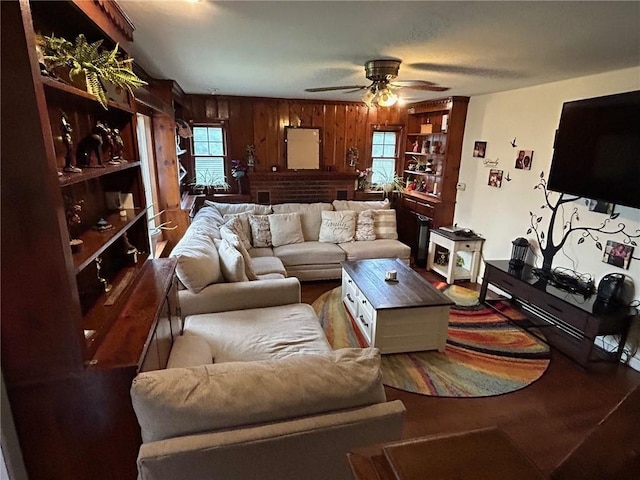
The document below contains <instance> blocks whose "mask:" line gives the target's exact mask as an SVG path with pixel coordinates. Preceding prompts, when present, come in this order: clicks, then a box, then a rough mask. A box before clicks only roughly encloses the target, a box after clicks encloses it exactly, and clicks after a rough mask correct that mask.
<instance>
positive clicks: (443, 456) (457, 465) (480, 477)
mask: <svg viewBox="0 0 640 480" xmlns="http://www.w3.org/2000/svg"><path fill="white" fill-rule="evenodd" d="M347 458H348V460H349V466H350V467H351V472H352V475H353V478H354V479H355V480H424V479H431V478H433V479H445V478H446V479H458V478H460V479H474V480H514V479H517V480H545V479H546V478H547V477H545V476H544V474H543V473H542V472H541V471H540V470H539V469H538V467H537V466H536V465H535V464H534V463H533V462H532V461H531V460H530V459H529V458H528V457H527V456H526V454H525V453H524V452H523V451H522V450H520V448H518V446H517V445H516V444H514V443H513V441H512V440H511V438H510V437H509V436H507V435H506V434H505V433H504V432H503V431H502V430H500V429H498V428H495V427H490V428H485V429H481V430H472V431H469V432H462V433H457V434H452V435H434V436H429V437H423V438H415V439H411V440H404V441H400V442H395V443H390V444H386V445H374V446H371V447H361V448H358V449H357V450H354V451H352V452H349V453H348V454H347Z"/></svg>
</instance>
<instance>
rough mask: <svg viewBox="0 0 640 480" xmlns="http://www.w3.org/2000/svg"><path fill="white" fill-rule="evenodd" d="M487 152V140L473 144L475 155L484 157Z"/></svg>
mask: <svg viewBox="0 0 640 480" xmlns="http://www.w3.org/2000/svg"><path fill="white" fill-rule="evenodd" d="M486 152H487V142H476V143H474V144H473V156H474V157H477V158H484V156H485V154H486Z"/></svg>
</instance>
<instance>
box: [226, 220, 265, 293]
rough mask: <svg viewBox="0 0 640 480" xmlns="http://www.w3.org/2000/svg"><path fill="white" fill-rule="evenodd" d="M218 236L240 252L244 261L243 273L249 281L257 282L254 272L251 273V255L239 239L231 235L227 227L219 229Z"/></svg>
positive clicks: (233, 234)
mask: <svg viewBox="0 0 640 480" xmlns="http://www.w3.org/2000/svg"><path fill="white" fill-rule="evenodd" d="M220 235H221V236H222V238H223V239H224V240H226V241H227V242H229V243H230V244H231V245H233V247H234V248H235V249H236V250H238V252H240V255H242V259H243V260H244V273H245V274H246V275H247V278H248V279H249V280H257V279H258V277H257V276H256V274H255V272H254V271H253V262H252V261H251V255H249V252H247V249H246V248H244V245H242V241H241V240H240V237H239V236H238V235H236V234H235V233H233V232H232V231H231V229H230V228H229V227H227V226H226V225H223V226H222V227H221V228H220Z"/></svg>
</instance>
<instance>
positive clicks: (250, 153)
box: [244, 145, 256, 169]
mask: <svg viewBox="0 0 640 480" xmlns="http://www.w3.org/2000/svg"><path fill="white" fill-rule="evenodd" d="M244 151H245V153H246V154H247V167H249V168H250V169H253V167H254V166H255V164H256V147H255V145H247V148H245V149H244Z"/></svg>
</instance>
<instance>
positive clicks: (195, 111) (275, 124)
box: [184, 95, 407, 178]
mask: <svg viewBox="0 0 640 480" xmlns="http://www.w3.org/2000/svg"><path fill="white" fill-rule="evenodd" d="M184 102H185V103H184V108H185V110H184V115H185V117H188V118H184V119H185V120H187V121H189V120H191V121H193V122H194V123H207V122H215V121H218V120H222V121H224V122H225V124H226V126H227V129H228V130H227V132H228V138H227V141H228V153H229V158H232V159H233V158H241V159H244V158H245V153H244V152H245V147H246V146H247V145H249V144H253V145H255V147H256V159H257V163H256V166H255V170H256V171H257V172H267V171H271V167H272V165H277V166H278V168H279V170H285V169H286V157H285V155H286V147H285V141H284V139H285V127H287V126H294V127H318V128H320V129H321V132H322V146H321V155H322V157H321V161H320V169H321V170H326V167H328V166H330V167H332V170H333V171H337V172H347V171H351V169H350V168H349V166H348V161H347V149H348V148H349V147H351V146H355V147H358V150H359V152H360V162H359V164H358V166H357V167H356V168H358V169H360V170H362V169H364V168H367V167H369V166H371V155H370V151H371V132H372V129H373V128H374V126H375V125H382V126H384V125H406V123H407V111H406V109H405V108H403V107H397V106H396V107H392V108H375V107H374V108H371V109H369V108H367V107H366V106H365V105H364V104H363V103H349V102H329V101H313V100H295V99H283V98H257V97H231V96H212V95H185V99H184ZM401 140H403V139H401ZM400 144H401V145H404V141H402V142H401V143H400ZM185 167H186V168H190V167H187V166H186V165H185ZM189 177H190V178H192V177H193V172H191V171H190V172H189Z"/></svg>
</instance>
